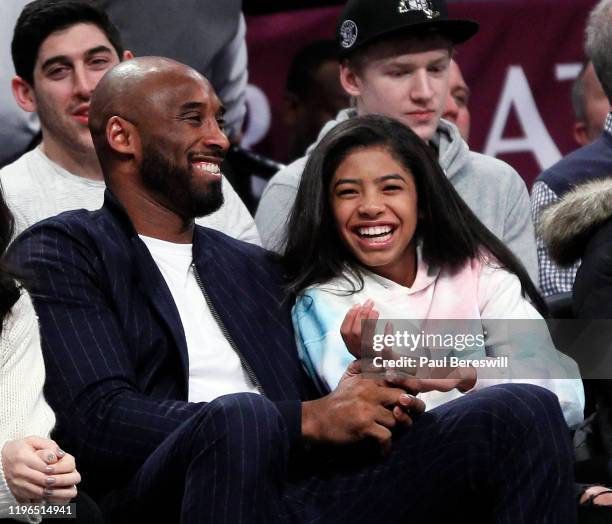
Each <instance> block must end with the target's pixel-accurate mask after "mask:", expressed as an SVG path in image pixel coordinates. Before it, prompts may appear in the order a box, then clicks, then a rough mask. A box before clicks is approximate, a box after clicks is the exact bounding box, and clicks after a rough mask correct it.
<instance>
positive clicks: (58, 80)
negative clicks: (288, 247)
mask: <svg viewBox="0 0 612 524" xmlns="http://www.w3.org/2000/svg"><path fill="white" fill-rule="evenodd" d="M11 51H12V56H13V63H14V64H15V71H16V73H17V76H16V77H15V78H14V79H13V82H12V88H13V94H14V96H15V100H16V101H17V104H18V105H19V106H20V107H21V108H22V109H23V110H24V111H27V112H35V113H37V114H38V116H39V118H40V123H41V129H42V143H41V144H40V146H39V147H37V148H36V149H34V150H32V151H30V152H28V153H26V154H24V155H23V156H21V157H20V158H19V159H17V160H16V161H15V162H13V163H12V164H10V165H8V166H6V167H4V168H3V169H2V170H1V171H0V181H1V182H2V188H3V191H4V195H5V198H6V201H7V204H8V205H9V207H10V209H11V211H12V212H13V214H14V216H15V234H16V235H18V234H19V233H21V232H22V231H23V230H25V229H26V228H28V227H29V226H31V225H32V224H34V223H36V222H38V221H40V220H43V219H45V218H47V217H50V216H54V215H57V214H59V213H62V212H64V211H68V210H72V209H80V208H85V209H89V210H94V209H98V208H99V207H100V206H101V205H102V202H103V197H104V188H105V184H104V180H103V177H102V170H101V169H100V164H99V162H98V159H97V157H96V153H95V151H94V147H93V142H92V140H91V135H90V133H89V128H88V127H87V124H88V120H89V106H90V101H91V95H92V93H93V90H94V89H95V87H96V85H97V84H98V82H99V81H100V79H101V78H102V77H103V76H104V74H105V73H106V72H107V71H108V70H109V69H111V68H112V67H113V66H114V65H116V64H118V63H119V62H120V61H121V60H123V59H128V58H131V57H132V54H131V53H130V52H129V51H124V50H123V46H122V43H121V37H120V34H119V32H118V30H117V28H116V27H115V26H114V25H113V23H112V22H111V21H110V19H109V18H108V16H107V15H106V13H105V12H104V11H102V10H101V9H100V8H99V7H97V6H96V5H95V4H92V3H91V2H86V1H84V0H36V1H34V2H31V3H29V4H28V5H26V6H25V8H24V9H23V11H22V12H21V15H20V16H19V19H18V20H17V24H16V26H15V31H14V35H13V41H12V46H11ZM223 196H224V200H225V203H224V205H223V206H222V207H221V208H220V209H219V210H218V211H217V212H216V213H214V214H212V215H210V216H208V217H206V218H204V219H201V220H202V224H203V225H207V226H208V227H212V228H214V229H218V230H220V231H223V232H224V233H226V234H228V235H230V236H234V237H236V238H239V239H240V240H245V241H247V242H252V243H256V244H259V243H260V241H259V235H258V234H257V229H256V227H255V223H254V221H253V218H252V217H251V215H250V214H249V212H248V210H247V209H246V207H245V206H244V204H243V203H242V201H241V200H240V198H239V197H238V195H237V194H236V192H235V191H234V189H233V188H232V187H231V185H230V184H229V183H227V181H224V183H223Z"/></svg>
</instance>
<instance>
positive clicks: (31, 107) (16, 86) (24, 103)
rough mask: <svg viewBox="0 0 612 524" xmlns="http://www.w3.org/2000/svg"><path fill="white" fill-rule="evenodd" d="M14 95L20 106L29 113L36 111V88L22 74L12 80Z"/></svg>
mask: <svg viewBox="0 0 612 524" xmlns="http://www.w3.org/2000/svg"><path fill="white" fill-rule="evenodd" d="M11 88H12V89H13V96H14V97H15V100H16V102H17V104H18V105H19V107H20V108H21V109H23V110H24V111H27V112H28V113H35V112H36V110H37V107H36V97H35V96H34V88H33V87H32V86H31V85H30V84H29V83H28V82H26V81H25V80H24V79H23V78H21V77H20V76H15V77H14V78H13V80H12V81H11Z"/></svg>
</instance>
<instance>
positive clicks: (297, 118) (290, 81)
mask: <svg viewBox="0 0 612 524" xmlns="http://www.w3.org/2000/svg"><path fill="white" fill-rule="evenodd" d="M338 68H339V63H338V48H337V45H336V43H335V42H334V41H333V40H317V41H315V42H312V43H310V44H308V45H307V46H306V47H304V48H303V49H301V50H300V51H298V52H297V53H296V54H295V56H294V57H293V60H292V61H291V65H290V66H289V72H288V74H287V85H286V89H285V97H284V120H285V124H286V125H287V127H288V128H289V161H293V160H295V159H296V158H299V157H301V156H302V155H303V154H304V153H305V152H306V148H307V147H308V146H309V145H310V144H312V143H313V142H314V141H315V140H316V138H317V135H318V134H319V131H321V128H322V127H323V126H324V125H325V124H326V123H327V122H328V121H329V120H331V119H332V118H334V117H335V116H336V114H337V113H338V111H340V110H341V109H344V108H346V107H348V106H349V105H350V100H349V96H348V95H347V94H346V92H345V91H344V89H342V85H341V84H340V78H339V77H338Z"/></svg>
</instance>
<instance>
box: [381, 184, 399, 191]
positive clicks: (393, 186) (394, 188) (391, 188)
mask: <svg viewBox="0 0 612 524" xmlns="http://www.w3.org/2000/svg"><path fill="white" fill-rule="evenodd" d="M400 189H402V188H401V186H399V185H397V184H389V185H388V186H385V187H383V191H399V190H400Z"/></svg>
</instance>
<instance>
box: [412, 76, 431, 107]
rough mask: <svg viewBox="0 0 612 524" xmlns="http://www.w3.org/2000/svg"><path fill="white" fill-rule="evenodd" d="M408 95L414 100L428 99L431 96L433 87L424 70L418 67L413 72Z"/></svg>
mask: <svg viewBox="0 0 612 524" xmlns="http://www.w3.org/2000/svg"><path fill="white" fill-rule="evenodd" d="M410 96H411V98H412V99H413V100H415V101H429V100H430V99H431V97H432V96H433V89H432V88H431V83H430V78H429V75H428V73H427V71H426V70H424V69H418V70H417V71H416V72H415V73H414V75H413V79H412V89H411V90H410Z"/></svg>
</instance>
